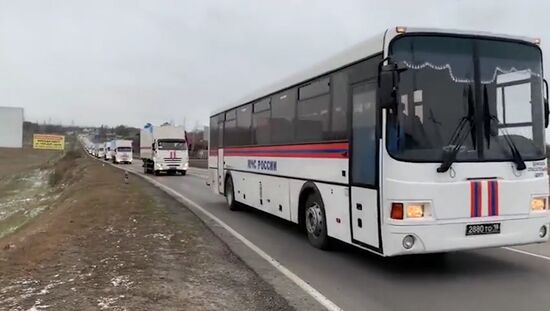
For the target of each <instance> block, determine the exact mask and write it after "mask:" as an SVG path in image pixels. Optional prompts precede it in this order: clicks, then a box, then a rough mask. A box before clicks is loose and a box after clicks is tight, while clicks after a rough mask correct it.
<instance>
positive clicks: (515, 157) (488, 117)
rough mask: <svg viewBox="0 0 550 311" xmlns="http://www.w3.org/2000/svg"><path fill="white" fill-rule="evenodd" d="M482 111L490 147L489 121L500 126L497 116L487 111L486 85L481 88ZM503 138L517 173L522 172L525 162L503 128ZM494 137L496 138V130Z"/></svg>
mask: <svg viewBox="0 0 550 311" xmlns="http://www.w3.org/2000/svg"><path fill="white" fill-rule="evenodd" d="M483 101H484V104H483V109H484V110H485V118H484V122H485V124H484V130H485V137H486V139H487V146H488V147H489V146H490V139H491V135H492V128H491V121H496V123H497V126H498V124H501V123H500V121H499V119H498V118H497V116H495V115H493V114H491V112H490V111H489V97H488V94H487V85H484V86H483ZM502 132H503V135H502V136H503V137H504V140H505V141H506V143H507V144H508V147H509V148H510V152H511V153H512V161H513V162H514V163H515V164H516V169H517V170H518V171H523V170H524V169H526V168H527V166H526V165H525V161H524V160H523V157H522V156H521V153H520V152H519V150H518V147H517V146H516V144H515V143H514V141H513V140H512V137H511V136H510V133H508V131H507V130H506V129H505V128H502ZM495 136H498V129H497V133H496V135H495ZM497 142H498V143H499V144H500V140H498V139H497Z"/></svg>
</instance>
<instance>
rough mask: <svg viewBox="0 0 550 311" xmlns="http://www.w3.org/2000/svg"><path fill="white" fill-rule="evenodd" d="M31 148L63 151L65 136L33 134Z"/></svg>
mask: <svg viewBox="0 0 550 311" xmlns="http://www.w3.org/2000/svg"><path fill="white" fill-rule="evenodd" d="M32 147H33V148H34V149H48V150H64V149H65V136H63V135H50V134H34V135H33V136H32Z"/></svg>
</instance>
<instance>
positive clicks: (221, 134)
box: [216, 114, 225, 193]
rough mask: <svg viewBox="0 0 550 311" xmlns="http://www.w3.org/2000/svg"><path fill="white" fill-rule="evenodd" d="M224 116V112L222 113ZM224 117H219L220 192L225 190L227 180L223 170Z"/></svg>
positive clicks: (218, 177)
mask: <svg viewBox="0 0 550 311" xmlns="http://www.w3.org/2000/svg"><path fill="white" fill-rule="evenodd" d="M222 116H223V114H222ZM223 119H224V118H223V117H220V118H219V119H218V133H217V135H218V176H217V178H216V179H217V180H218V192H219V193H224V191H225V189H224V188H225V181H224V173H223V170H224V163H225V162H224V160H223V127H224V122H223Z"/></svg>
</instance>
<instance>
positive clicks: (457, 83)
mask: <svg viewBox="0 0 550 311" xmlns="http://www.w3.org/2000/svg"><path fill="white" fill-rule="evenodd" d="M390 56H391V59H392V61H393V62H395V63H397V64H400V65H403V66H402V67H403V68H405V70H404V71H403V72H401V73H400V79H399V83H398V86H397V101H398V109H397V111H395V112H394V113H392V114H389V115H388V127H387V148H388V152H389V153H390V154H391V155H392V156H393V157H395V158H397V159H400V160H404V161H415V162H439V161H441V159H442V157H443V155H444V153H445V151H449V150H450V149H453V148H454V147H455V146H457V145H458V144H460V147H459V148H458V153H457V155H456V161H501V160H512V157H513V154H512V153H513V152H512V151H511V148H510V144H509V143H508V144H507V140H508V141H512V144H513V145H515V146H516V147H517V150H518V151H519V153H520V154H521V156H522V157H523V159H524V160H536V159H542V158H544V113H543V112H544V108H543V80H542V59H541V52H540V50H539V48H538V47H536V46H534V45H529V44H527V43H520V42H516V41H504V40H500V41H499V40H493V39H482V38H478V37H475V38H474V37H449V36H448V37H445V36H432V35H430V36H428V35H420V36H419V35H416V36H415V35H411V36H403V37H401V38H398V39H396V40H395V41H393V42H392V43H391V45H390ZM461 121H462V122H461ZM464 122H465V123H466V124H465V125H464V126H462V125H461V123H464ZM457 134H459V135H461V136H462V137H463V139H462V142H461V143H457V141H456V140H453V139H452V137H453V136H455V135H457ZM457 147H458V146H457Z"/></svg>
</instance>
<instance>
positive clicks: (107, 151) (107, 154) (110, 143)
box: [103, 140, 113, 161]
mask: <svg viewBox="0 0 550 311" xmlns="http://www.w3.org/2000/svg"><path fill="white" fill-rule="evenodd" d="M112 146H113V141H112V140H110V141H107V142H105V156H104V157H103V158H104V159H105V161H110V160H111V159H112V157H113V150H112V149H113V148H112Z"/></svg>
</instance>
